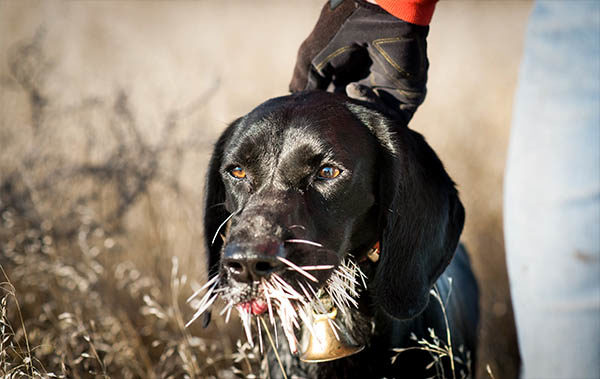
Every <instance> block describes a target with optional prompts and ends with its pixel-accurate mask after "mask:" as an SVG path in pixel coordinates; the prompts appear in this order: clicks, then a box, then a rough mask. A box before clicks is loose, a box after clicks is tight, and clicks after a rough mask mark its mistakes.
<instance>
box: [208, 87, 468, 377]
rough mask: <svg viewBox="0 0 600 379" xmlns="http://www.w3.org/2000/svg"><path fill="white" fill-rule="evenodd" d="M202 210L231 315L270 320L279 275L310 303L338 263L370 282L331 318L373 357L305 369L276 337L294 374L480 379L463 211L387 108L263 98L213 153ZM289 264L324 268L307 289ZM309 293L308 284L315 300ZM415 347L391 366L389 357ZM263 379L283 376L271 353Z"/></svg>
mask: <svg viewBox="0 0 600 379" xmlns="http://www.w3.org/2000/svg"><path fill="white" fill-rule="evenodd" d="M205 206H206V208H205V220H204V222H205V230H204V231H205V238H206V245H207V252H208V264H209V267H210V269H211V273H212V274H213V275H218V278H219V279H218V280H217V279H215V285H214V286H215V287H217V288H220V289H221V290H220V291H221V292H220V293H221V297H223V298H224V299H225V300H226V301H227V302H228V304H229V306H230V307H236V306H237V308H238V309H242V310H244V309H245V310H246V311H247V312H248V313H247V314H249V315H252V314H254V315H257V314H261V313H265V314H266V312H267V311H266V305H265V304H266V303H267V301H266V300H265V295H264V293H265V291H266V290H265V286H266V285H264V283H266V280H269V279H270V278H271V277H272V276H278V278H280V279H281V280H283V281H285V282H286V283H288V285H289V286H291V287H292V288H293V289H290V290H289V291H288V292H291V293H296V292H297V293H299V294H307V296H308V295H309V293H313V294H314V293H315V292H312V291H313V290H314V291H317V290H318V289H319V288H322V287H324V286H326V285H327V284H326V283H327V279H328V278H329V277H330V276H331V275H333V274H332V271H333V269H327V268H328V267H332V266H334V268H335V267H337V266H339V265H340V264H341V262H342V261H343V260H346V261H348V260H351V261H352V262H354V263H355V264H356V265H357V266H359V267H360V269H361V271H362V272H363V273H364V274H365V275H366V287H367V288H366V289H360V296H359V297H358V298H357V304H356V307H353V306H350V307H348V308H347V309H346V311H345V314H344V315H342V316H340V317H339V318H338V320H337V322H339V323H340V324H341V327H342V328H343V329H345V330H346V331H347V333H348V335H349V336H350V339H351V340H352V341H353V342H355V343H357V344H363V345H365V346H366V347H365V349H364V350H362V351H361V352H359V353H357V354H356V355H352V356H350V357H345V358H341V359H337V360H333V361H330V362H323V363H306V362H302V361H301V360H300V359H299V358H298V356H297V354H293V353H294V350H295V347H294V346H292V345H293V342H292V343H288V341H290V337H289V334H288V338H287V339H286V338H285V337H284V335H285V333H282V332H281V331H280V332H279V339H280V340H281V341H280V343H279V348H278V351H279V355H280V356H281V360H282V362H283V366H284V367H285V370H286V372H287V375H288V377H291V376H293V375H296V376H300V377H309V378H335V377H339V378H380V377H388V378H391V377H396V378H397V377H406V378H421V377H431V376H435V375H438V376H439V375H441V371H440V370H445V377H452V373H451V370H453V369H454V371H455V374H456V377H461V375H460V373H461V371H462V372H464V373H467V374H468V373H469V372H472V370H473V368H472V367H469V366H470V362H469V361H474V354H475V351H476V330H477V323H478V318H479V313H478V290H477V284H476V281H475V278H474V277H473V274H472V272H471V268H470V264H469V261H468V258H467V256H466V253H465V251H464V250H463V249H462V247H460V246H458V240H459V236H460V233H461V231H462V227H463V223H464V209H463V206H462V204H461V202H460V200H459V198H458V195H457V191H456V190H455V188H454V183H453V182H452V180H451V179H450V178H449V176H448V175H447V173H446V171H445V170H444V168H443V166H442V163H441V162H440V161H439V159H438V158H437V156H436V154H435V153H434V152H433V150H432V149H431V148H430V147H429V145H428V144H427V143H426V142H425V140H424V139H423V137H422V136H421V135H420V134H418V133H416V132H414V131H412V130H410V129H408V128H407V127H406V125H403V124H401V123H400V122H399V121H397V120H394V119H393V118H392V117H390V116H389V115H386V114H385V113H384V112H383V111H382V110H377V109H375V108H374V107H373V106H371V105H369V104H366V103H365V104H364V103H361V102H358V101H354V100H351V99H349V98H347V97H345V96H341V95H335V94H331V93H326V92H319V91H316V92H302V93H298V94H294V95H291V96H285V97H280V98H276V99H272V100H269V101H267V102H265V103H264V104H262V105H260V106H259V107H258V108H256V109H255V110H253V111H252V112H250V113H249V114H248V115H246V116H244V117H242V118H240V119H238V120H236V121H235V122H233V123H232V124H231V125H230V126H229V127H228V128H227V129H226V130H225V132H224V133H223V134H222V135H221V137H220V138H219V140H218V142H217V143H216V146H215V148H214V152H213V155H212V158H211V161H210V165H209V170H208V178H207V185H206V204H205ZM219 234H220V235H221V237H219ZM374 246H380V250H379V251H380V252H379V255H378V256H379V259H378V260H377V259H376V257H377V255H375V256H373V255H371V257H375V258H374V259H369V258H367V254H368V253H369V252H371V253H372V252H373V247H374ZM457 246H458V247H457ZM453 257H454V259H453ZM290 262H291V263H290ZM290 264H292V265H295V266H296V267H309V266H310V267H314V266H319V267H321V268H323V269H321V270H315V271H311V273H312V275H311V276H312V277H313V278H312V279H314V280H308V279H307V275H305V274H303V273H302V272H300V271H298V270H294V269H290V268H291V267H293V266H290ZM307 270H308V268H307ZM450 277H451V278H452V279H451V280H449V279H448V278H450ZM278 280H279V279H278ZM302 283H304V285H302ZM308 285H311V286H312V287H314V288H312V289H311V290H310V291H307V290H306V288H305V287H306V286H308ZM286 288H287V287H286ZM432 288H436V289H437V294H439V298H440V300H441V303H443V304H444V308H445V313H446V315H444V312H443V309H442V307H441V304H440V301H437V300H431V301H430V297H431V296H432V295H431V294H430V291H431V290H432ZM315 296H316V295H315ZM267 300H268V301H271V300H269V299H267ZM313 300H314V299H313ZM297 304H300V303H297ZM269 306H271V304H270V303H269ZM273 306H275V303H274V305H273ZM269 311H270V310H269ZM265 318H266V316H265ZM298 322H299V323H300V324H303V323H302V320H299V321H298ZM277 324H279V321H278V322H277ZM447 330H449V332H450V336H448V335H447ZM263 333H264V331H263ZM295 333H297V331H296V332H295ZM433 335H435V336H433ZM437 338H439V340H438V339H437ZM449 338H450V339H451V341H449ZM423 339H425V340H426V341H428V342H429V343H430V344H432V345H436V344H438V345H439V346H440V347H441V348H445V347H448V346H449V345H450V344H451V346H452V349H451V350H452V354H453V356H454V364H453V365H452V364H450V359H449V357H448V356H444V354H443V353H439V352H437V353H436V352H432V351H431V350H432V349H431V348H430V347H427V345H426V344H425V342H423ZM292 340H293V338H292ZM419 341H421V343H419ZM411 347H416V348H412V349H409V350H407V351H404V352H402V353H400V354H399V355H398V356H397V359H395V360H394V362H393V363H392V359H391V358H392V357H393V356H394V355H396V354H397V353H395V352H394V351H392V349H393V348H411ZM290 349H291V350H292V353H290ZM427 349H429V351H427ZM447 350H450V349H449V348H448V349H447ZM434 360H438V361H437V363H435V362H434V364H430V363H432V362H433V361H434ZM269 371H270V375H271V376H272V377H279V376H281V375H282V374H281V370H280V368H279V365H278V363H277V361H276V359H275V356H274V355H273V352H272V351H271V352H270V353H269Z"/></svg>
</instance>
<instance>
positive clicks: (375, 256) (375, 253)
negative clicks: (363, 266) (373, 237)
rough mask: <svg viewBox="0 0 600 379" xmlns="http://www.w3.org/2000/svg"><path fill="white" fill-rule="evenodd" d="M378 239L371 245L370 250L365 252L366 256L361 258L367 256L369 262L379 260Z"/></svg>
mask: <svg viewBox="0 0 600 379" xmlns="http://www.w3.org/2000/svg"><path fill="white" fill-rule="evenodd" d="M379 252H380V250H379V241H377V242H376V243H375V245H373V247H372V248H371V250H369V251H368V252H367V256H366V257H365V258H363V259H362V260H363V261H364V260H366V259H367V258H369V260H370V261H371V262H377V261H378V260H379Z"/></svg>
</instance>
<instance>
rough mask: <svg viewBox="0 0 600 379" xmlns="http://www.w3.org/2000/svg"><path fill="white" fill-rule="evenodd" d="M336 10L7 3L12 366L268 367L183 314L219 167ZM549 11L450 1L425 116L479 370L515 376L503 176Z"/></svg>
mask: <svg viewBox="0 0 600 379" xmlns="http://www.w3.org/2000/svg"><path fill="white" fill-rule="evenodd" d="M320 7H321V1H313V0H311V1H294V2H285V3H284V2H277V1H266V0H263V1H256V2H252V3H249V2H245V1H241V0H238V1H222V2H209V1H198V2H178V1H175V2H149V1H122V2H117V1H70V2H58V1H45V2H42V1H2V2H0V264H1V266H2V268H3V270H4V271H5V273H1V274H0V282H2V283H3V284H2V289H1V290H0V305H1V312H0V321H1V322H0V375H8V374H10V373H18V372H24V373H26V374H28V375H34V374H35V373H41V374H44V373H46V372H47V373H54V374H56V375H58V376H60V375H65V376H67V377H91V376H98V375H106V376H111V377H169V376H171V377H183V376H184V375H189V376H191V377H194V376H196V377H208V376H216V377H233V376H235V375H245V374H248V373H250V371H254V370H256V365H257V364H258V357H256V356H255V353H254V352H252V351H250V350H249V349H248V348H247V346H236V340H237V337H238V336H241V334H240V333H239V332H240V330H239V325H235V326H234V327H231V324H230V325H229V326H228V328H225V327H224V325H223V322H222V321H221V320H220V319H218V318H217V319H216V322H213V323H212V324H211V326H210V327H209V329H207V330H202V329H201V328H200V327H199V326H198V325H196V324H194V325H192V327H190V328H188V329H184V328H183V324H185V322H186V321H187V320H189V318H190V317H191V315H192V313H193V310H192V309H191V308H190V307H189V305H187V304H185V298H186V297H187V296H188V295H189V294H190V293H191V292H192V290H193V288H195V286H198V285H200V284H202V282H203V281H204V280H205V271H204V270H205V267H204V258H203V247H202V234H201V229H202V219H201V214H202V209H201V203H202V188H203V176H204V171H205V167H206V163H207V159H208V156H209V152H210V149H211V146H212V143H213V142H214V141H215V139H216V138H217V136H218V135H219V133H220V131H222V130H223V128H224V127H225V126H226V125H227V123H228V122H230V121H231V120H233V119H234V118H236V117H237V116H239V115H241V114H244V113H246V112H247V111H249V110H250V109H252V108H253V107H254V106H256V105H257V104H259V103H260V102H262V101H264V100H265V99H267V98H270V97H274V96H279V95H282V94H285V93H287V84H288V82H289V79H290V76H291V72H292V67H293V63H294V60H295V56H296V51H297V48H298V46H299V44H300V43H301V41H302V40H303V39H304V38H305V37H306V35H307V34H308V33H309V31H310V30H311V28H312V26H313V24H314V22H315V21H316V18H317V16H318V13H319V10H320ZM529 7H530V4H529V2H524V1H503V2H500V1H485V2H483V1H482V2H477V1H444V2H441V3H439V4H438V6H437V10H436V14H435V15H434V19H433V22H432V27H431V32H430V36H429V38H428V42H429V58H430V63H431V66H430V73H429V77H430V79H429V85H428V88H429V92H428V97H427V99H426V100H425V103H424V104H423V105H422V106H421V108H420V109H419V110H418V111H417V113H416V115H415V118H414V120H413V122H412V124H411V127H413V128H415V129H417V130H418V131H420V132H421V133H423V134H424V135H425V137H426V138H427V139H428V141H429V142H430V144H431V145H432V146H433V147H434V149H436V151H438V153H439V154H440V156H441V158H442V161H443V162H444V163H445V165H446V168H447V169H448V171H449V172H450V175H451V176H452V177H453V179H454V180H455V181H456V182H457V183H458V187H459V190H460V193H461V198H462V200H463V203H464V204H465V208H466V211H467V221H466V227H465V232H464V234H463V240H464V242H465V243H466V245H467V247H468V249H469V251H470V253H471V256H472V261H473V264H474V267H475V270H476V274H477V276H478V279H479V281H480V285H481V290H482V299H481V302H482V307H483V309H482V327H481V331H480V333H481V349H480V351H479V356H478V357H479V362H478V373H479V375H478V376H479V377H485V376H487V375H488V374H487V373H486V369H485V367H486V365H488V364H489V365H490V367H491V370H492V372H493V373H494V376H495V377H496V378H510V377H515V376H516V372H517V371H516V370H517V364H518V349H517V345H516V337H515V334H514V323H513V318H512V317H513V316H512V308H511V303H510V298H509V292H508V283H507V276H506V268H505V263H504V251H503V250H504V247H503V242H502V214H501V209H502V175H503V169H504V160H505V152H506V144H507V139H508V133H509V128H510V117H511V107H512V96H513V91H514V86H515V83H516V79H517V70H518V64H519V61H520V57H521V48H522V35H523V32H524V27H525V22H526V18H527V14H528V12H529ZM232 367H234V368H235V369H233V368H232ZM17 377H18V375H17Z"/></svg>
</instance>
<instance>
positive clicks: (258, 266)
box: [223, 245, 283, 283]
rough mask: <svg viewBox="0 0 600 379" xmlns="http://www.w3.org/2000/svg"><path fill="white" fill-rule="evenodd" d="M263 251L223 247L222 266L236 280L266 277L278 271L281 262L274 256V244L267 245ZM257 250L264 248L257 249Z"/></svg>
mask: <svg viewBox="0 0 600 379" xmlns="http://www.w3.org/2000/svg"><path fill="white" fill-rule="evenodd" d="M269 247H270V248H269V249H266V250H265V251H256V250H257V249H256V248H255V249H247V248H246V249H244V248H240V247H239V246H235V245H234V246H228V247H226V248H225V254H224V257H223V267H224V268H225V270H227V271H228V272H229V274H230V275H231V277H232V278H233V279H234V280H236V281H238V282H247V283H252V282H256V281H260V280H261V279H262V278H266V277H267V276H269V275H270V274H271V273H272V272H276V271H279V270H280V269H281V268H282V266H283V262H281V261H280V260H279V259H277V257H276V251H277V250H276V249H277V247H276V246H269ZM258 250H264V248H263V249H258Z"/></svg>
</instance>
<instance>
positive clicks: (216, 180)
mask: <svg viewBox="0 0 600 379" xmlns="http://www.w3.org/2000/svg"><path fill="white" fill-rule="evenodd" d="M239 121H240V119H237V120H236V121H234V122H233V123H231V124H230V125H229V127H228V128H227V129H225V131H224V132H223V133H222V134H221V136H220V137H219V139H218V140H217V142H216V143H215V146H214V149H213V152H212V155H211V158H210V161H209V163H208V170H207V173H206V183H205V186H204V246H205V249H206V258H207V261H206V268H207V271H208V276H209V278H210V277H212V276H213V275H216V274H217V272H218V270H219V260H220V253H221V248H222V247H223V239H222V238H221V236H219V235H218V234H219V230H218V229H219V227H221V226H222V225H221V224H222V223H223V222H224V221H225V220H226V219H227V218H228V217H229V216H230V213H229V212H228V211H227V209H226V208H225V200H226V194H225V185H224V183H223V179H222V178H221V173H220V169H221V163H222V161H223V154H224V150H225V145H226V144H227V142H228V141H229V139H230V137H231V135H232V134H233V131H234V130H235V128H236V126H237V124H238V123H239Z"/></svg>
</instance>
